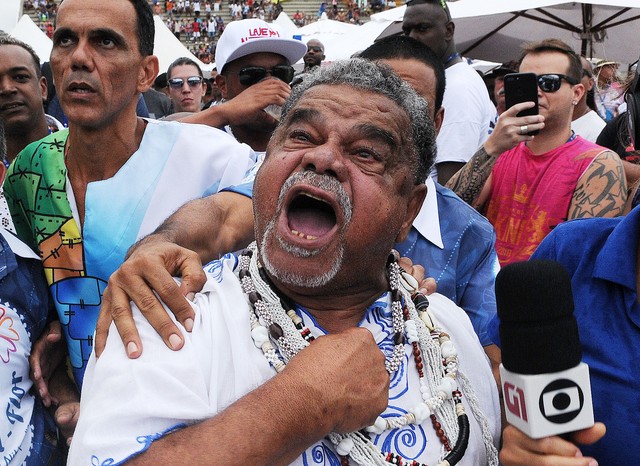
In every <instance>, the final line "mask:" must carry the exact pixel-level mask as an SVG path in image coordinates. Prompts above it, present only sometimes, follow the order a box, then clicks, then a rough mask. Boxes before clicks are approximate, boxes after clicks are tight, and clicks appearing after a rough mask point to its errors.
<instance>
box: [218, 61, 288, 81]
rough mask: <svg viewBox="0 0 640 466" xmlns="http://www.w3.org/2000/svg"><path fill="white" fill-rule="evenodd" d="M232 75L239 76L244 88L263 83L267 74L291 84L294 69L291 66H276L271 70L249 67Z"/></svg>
mask: <svg viewBox="0 0 640 466" xmlns="http://www.w3.org/2000/svg"><path fill="white" fill-rule="evenodd" d="M229 73H231V74H237V75H238V79H239V80H240V84H242V85H243V86H253V85H254V84H256V83H258V82H260V81H262V80H263V79H264V78H265V77H266V76H267V74H269V75H271V76H273V77H274V78H278V79H279V80H281V81H284V82H285V83H287V84H289V83H290V82H291V80H293V74H294V69H293V66H289V65H276V66H274V67H273V68H271V69H270V70H268V69H266V68H263V67H262V66H247V67H246V68H242V69H241V70H240V71H238V72H235V73H233V72H231V71H229Z"/></svg>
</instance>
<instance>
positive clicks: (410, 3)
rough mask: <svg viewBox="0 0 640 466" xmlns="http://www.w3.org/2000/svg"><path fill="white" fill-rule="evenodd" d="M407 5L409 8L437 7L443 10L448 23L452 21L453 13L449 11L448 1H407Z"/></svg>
mask: <svg viewBox="0 0 640 466" xmlns="http://www.w3.org/2000/svg"><path fill="white" fill-rule="evenodd" d="M406 5H407V8H409V7H410V6H414V5H437V6H439V7H440V8H442V10H443V11H444V12H445V14H446V15H447V21H451V12H450V11H449V5H447V2H446V0H407V2H406Z"/></svg>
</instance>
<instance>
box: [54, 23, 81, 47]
mask: <svg viewBox="0 0 640 466" xmlns="http://www.w3.org/2000/svg"><path fill="white" fill-rule="evenodd" d="M61 36H73V37H76V34H75V33H74V32H73V31H72V30H71V29H69V28H65V27H61V28H57V29H56V30H55V31H53V43H54V44H55V43H56V42H57V41H58V40H60V37H61Z"/></svg>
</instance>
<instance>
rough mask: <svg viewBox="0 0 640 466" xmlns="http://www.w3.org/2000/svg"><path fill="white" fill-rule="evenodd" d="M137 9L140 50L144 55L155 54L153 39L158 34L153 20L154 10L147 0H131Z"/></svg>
mask: <svg viewBox="0 0 640 466" xmlns="http://www.w3.org/2000/svg"><path fill="white" fill-rule="evenodd" d="M130 2H131V3H132V4H133V8H135V10H136V17H137V18H136V32H137V35H138V50H140V54H141V55H142V56H143V57H147V56H149V55H153V41H154V39H155V35H156V25H155V23H154V22H153V10H151V5H149V2H147V0H130Z"/></svg>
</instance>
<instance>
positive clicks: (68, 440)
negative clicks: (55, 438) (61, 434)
mask: <svg viewBox="0 0 640 466" xmlns="http://www.w3.org/2000/svg"><path fill="white" fill-rule="evenodd" d="M71 440H73V437H69V438H68V439H67V446H68V447H70V446H71Z"/></svg>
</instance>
